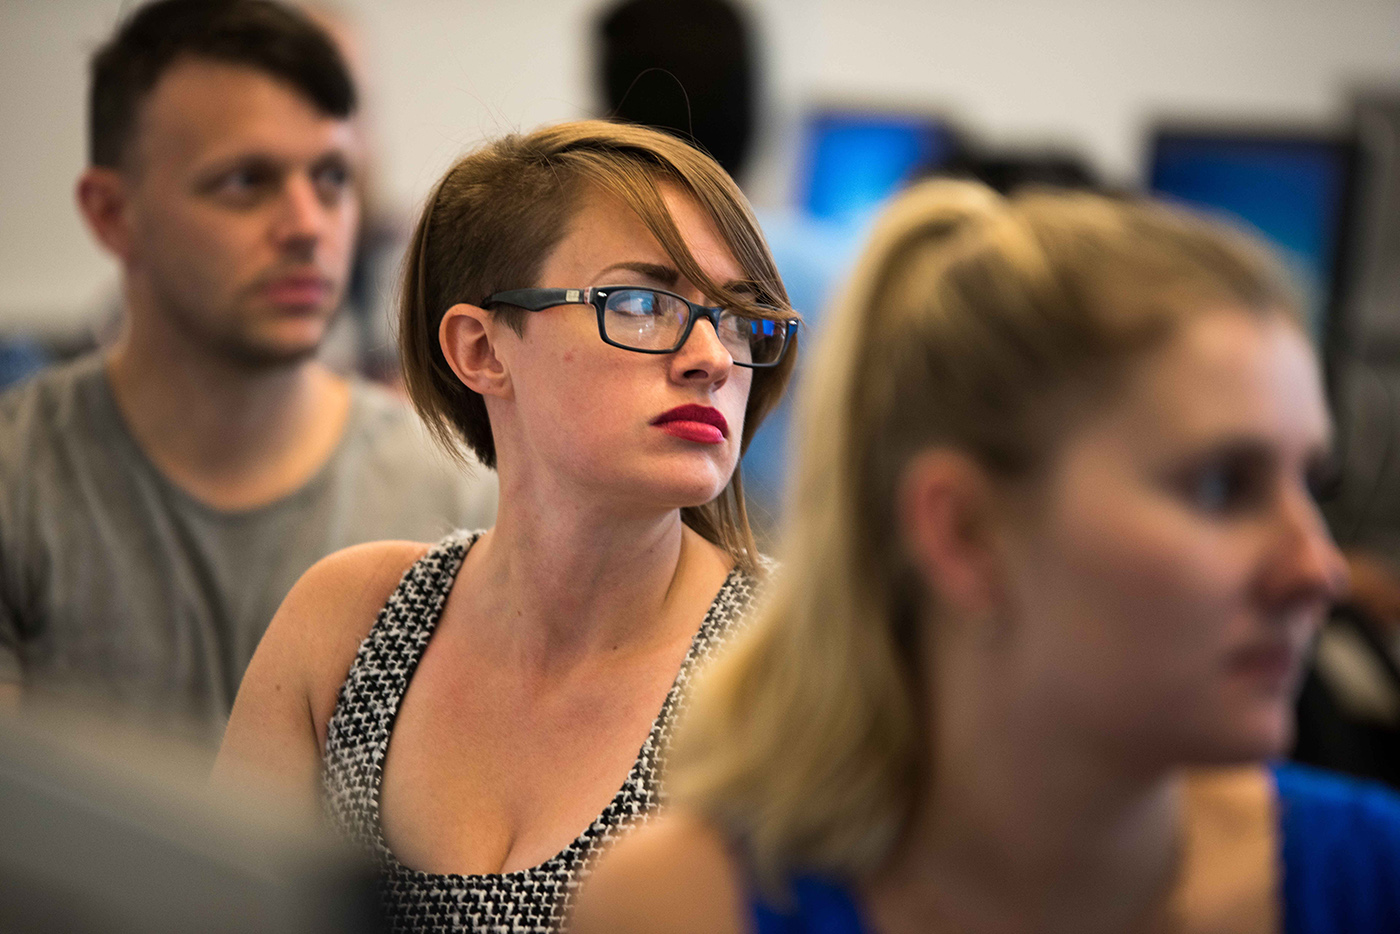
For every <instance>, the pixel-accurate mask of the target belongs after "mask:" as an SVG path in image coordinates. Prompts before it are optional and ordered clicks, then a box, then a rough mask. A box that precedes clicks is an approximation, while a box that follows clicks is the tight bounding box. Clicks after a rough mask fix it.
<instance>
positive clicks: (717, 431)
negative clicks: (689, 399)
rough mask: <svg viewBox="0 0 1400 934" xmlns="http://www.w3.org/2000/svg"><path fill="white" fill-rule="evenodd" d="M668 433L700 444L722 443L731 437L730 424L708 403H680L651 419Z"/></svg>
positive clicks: (654, 424) (655, 425) (652, 422)
mask: <svg viewBox="0 0 1400 934" xmlns="http://www.w3.org/2000/svg"><path fill="white" fill-rule="evenodd" d="M651 424H652V425H653V426H654V427H656V428H660V429H661V430H662V431H664V432H666V433H667V434H668V435H672V436H674V437H677V438H680V439H682V440H685V441H694V442H696V443H698V444H721V443H723V442H724V439H725V438H727V437H729V424H728V423H727V422H726V421H725V420H724V416H723V415H722V414H720V411H719V409H714V408H710V407H709V406H707V405H678V406H676V407H675V408H674V409H671V410H670V411H669V412H663V413H662V414H660V415H658V416H656V418H654V419H652V420H651Z"/></svg>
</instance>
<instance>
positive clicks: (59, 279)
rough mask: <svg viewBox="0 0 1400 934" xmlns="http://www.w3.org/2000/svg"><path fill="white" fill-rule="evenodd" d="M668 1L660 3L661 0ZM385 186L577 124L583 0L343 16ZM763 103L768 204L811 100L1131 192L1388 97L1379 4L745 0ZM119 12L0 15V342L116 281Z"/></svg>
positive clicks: (15, 9)
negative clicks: (91, 159)
mask: <svg viewBox="0 0 1400 934" xmlns="http://www.w3.org/2000/svg"><path fill="white" fill-rule="evenodd" d="M678 2H679V0H678ZM342 5H343V6H344V7H345V8H346V9H348V10H350V11H351V12H352V15H353V16H354V17H355V18H357V19H358V21H359V25H360V27H361V31H362V34H363V40H362V41H363V43H364V45H365V53H366V57H367V59H368V66H369V70H370V76H371V83H372V85H373V86H372V87H371V89H370V92H369V94H368V97H369V104H370V107H371V108H372V111H373V114H374V121H375V125H374V128H373V129H374V131H375V135H376V136H377V137H378V140H379V148H380V161H381V164H382V170H383V176H384V177H383V182H384V190H385V193H386V194H387V195H388V197H389V198H390V199H391V200H392V201H394V202H396V203H398V204H400V205H402V206H404V207H405V209H407V208H409V207H411V206H412V205H414V204H415V203H416V202H417V200H418V199H420V198H421V197H422V196H423V195H424V194H425V193H426V191H427V189H428V187H429V185H430V184H431V183H432V181H433V180H434V179H435V178H436V177H437V175H438V174H439V173H440V172H441V171H442V170H443V169H444V168H445V167H446V165H447V164H448V162H449V161H450V160H451V158H452V157H453V156H454V155H455V154H456V153H458V152H460V151H461V150H462V149H464V148H466V147H468V146H470V145H471V144H472V142H474V141H475V140H478V139H481V138H482V137H484V136H490V135H493V134H495V133H498V132H501V131H503V130H506V129H511V128H516V127H529V126H533V125H535V124H538V123H541V122H545V121H550V120H558V119H565V118H570V117H578V116H583V115H587V114H588V113H590V112H591V110H592V107H593V92H592V90H591V88H590V86H589V82H588V78H589V62H588V59H587V50H586V46H585V29H586V26H587V24H588V22H589V18H590V16H591V15H592V13H593V12H594V11H595V10H597V9H598V8H599V7H601V6H602V5H603V2H602V0H393V2H389V0H345V2H344V3H343V4H342ZM750 5H751V6H752V8H753V10H754V12H755V14H756V18H757V20H758V24H759V25H760V27H761V28H762V29H763V32H764V35H765V38H766V39H767V40H768V43H769V45H768V75H767V76H768V78H769V81H770V93H769V100H768V107H767V111H766V113H767V119H766V121H765V129H764V131H763V134H762V136H761V142H762V143H763V151H762V154H761V157H760V159H759V162H758V165H757V166H756V168H755V171H754V173H753V177H752V178H751V185H750V188H751V190H752V192H753V193H754V196H755V199H756V200H758V201H761V202H768V203H772V202H775V201H778V200H779V199H781V198H782V197H783V196H784V195H785V193H786V188H787V184H788V176H787V167H788V166H789V165H790V164H791V158H792V152H791V142H790V140H791V133H790V131H791V130H792V129H793V128H794V127H795V126H796V125H797V121H798V115H799V114H800V112H801V110H802V108H803V107H804V106H806V105H807V104H808V103H810V102H812V101H816V100H829V99H838V100H847V101H850V100H857V101H858V100H865V99H875V100H886V101H890V102H893V103H903V104H912V105H916V106H925V105H928V106H933V107H939V108H942V109H945V110H948V111H949V112H951V113H953V114H954V115H956V116H959V117H961V118H962V119H963V120H964V121H965V122H966V123H968V124H969V125H970V126H971V127H973V128H974V129H976V130H978V131H980V132H981V133H982V134H984V135H985V136H986V137H987V138H989V139H991V140H993V141H1000V142H1016V141H1030V142H1040V141H1056V142H1064V143H1067V144H1070V145H1076V146H1079V147H1082V148H1083V149H1084V150H1085V151H1086V152H1087V153H1088V154H1089V155H1090V156H1091V157H1092V158H1094V159H1095V160H1096V161H1097V163H1098V164H1099V166H1100V167H1101V168H1102V169H1104V170H1105V171H1106V172H1107V173H1108V174H1109V175H1110V176H1111V177H1114V178H1117V179H1120V180H1131V179H1132V177H1133V176H1134V174H1135V172H1136V167H1137V165H1138V162H1139V160H1140V152H1139V147H1140V142H1141V139H1142V134H1143V131H1144V129H1145V127H1146V126H1147V124H1148V123H1149V122H1150V121H1151V120H1152V119H1153V118H1155V117H1157V116H1162V115H1178V116H1194V117H1203V116H1204V117H1208V116H1219V117H1239V116H1250V117H1255V118H1258V119H1260V120H1267V121H1289V122H1297V121H1325V120H1329V119H1336V118H1338V117H1339V116H1340V115H1341V114H1342V113H1343V107H1344V103H1343V102H1344V100H1345V93H1346V89H1347V88H1348V87H1349V86H1351V85H1353V84H1355V83H1358V82H1363V81H1364V82H1386V83H1390V84H1400V0H1325V2H1324V0H1169V2H1165V0H960V2H956V3H954V2H949V0H937V2H935V0H750ZM130 6H131V2H130V0H127V2H125V3H123V2H119V0H0V127H4V128H5V130H4V132H3V133H0V328H6V327H7V326H11V327H12V326H15V325H17V324H26V325H39V326H48V327H65V326H71V324H72V323H73V322H74V321H75V320H76V319H77V318H78V317H79V316H81V315H83V314H86V313H88V312H89V309H90V308H91V306H92V304H93V303H94V302H95V301H96V300H97V297H98V296H100V295H101V294H102V293H103V291H104V289H109V288H110V287H111V284H112V282H114V281H115V270H114V268H113V266H112V265H111V264H110V262H109V261H108V260H107V259H106V258H105V257H104V256H103V255H102V254H101V253H100V251H99V250H98V249H97V248H96V247H95V246H94V245H93V244H92V243H91V241H90V240H89V238H88V237H87V235H86V233H85V232H84V231H83V229H82V228H81V225H80V224H79V222H78V220H77V217H76V214H75V212H74V209H73V202H72V186H73V180H74V178H75V177H76V175H77V173H78V171H79V169H80V168H81V166H82V162H83V125H82V124H83V119H84V107H83V94H84V68H85V58H86V56H87V55H88V53H89V52H90V50H91V49H92V48H93V47H94V46H95V45H96V44H97V43H98V42H99V41H100V40H101V38H102V37H103V36H104V35H105V34H106V33H107V32H108V31H109V30H110V29H111V27H112V25H113V24H114V22H115V21H116V19H117V18H118V16H119V15H120V13H121V11H122V10H123V9H127V8H129V7H130Z"/></svg>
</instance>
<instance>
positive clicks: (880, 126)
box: [799, 111, 954, 222]
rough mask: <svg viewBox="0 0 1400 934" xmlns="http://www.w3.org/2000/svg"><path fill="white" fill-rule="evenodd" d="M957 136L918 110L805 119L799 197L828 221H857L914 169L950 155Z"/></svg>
mask: <svg viewBox="0 0 1400 934" xmlns="http://www.w3.org/2000/svg"><path fill="white" fill-rule="evenodd" d="M953 144H954V143H953V136H952V133H951V132H950V131H949V129H948V127H947V126H946V125H945V124H944V123H943V122H942V121H939V120H937V119H936V118H932V117H929V116H927V115H923V114H919V115H915V114H907V115H906V114H888V113H866V112H859V111H841V112H837V111H828V112H822V113H818V114H815V115H814V116H812V117H811V118H810V119H809V120H808V123H807V135H806V147H805V153H804V162H805V166H804V168H805V172H804V176H803V177H804V180H805V184H804V186H803V190H802V193H801V195H800V199H799V200H800V201H801V204H802V207H803V208H804V209H805V210H806V212H807V213H808V214H811V215H812V216H814V217H818V218H822V219H824V220H832V221H839V222H859V221H861V220H863V219H864V218H865V217H867V216H868V215H869V214H870V212H871V211H873V210H874V209H875V207H876V206H877V205H879V204H880V202H882V201H884V200H885V199H886V198H888V197H889V196H890V195H891V194H893V193H894V192H895V191H896V190H898V189H899V187H900V186H901V185H903V184H904V182H905V181H907V180H908V178H909V177H910V175H911V173H913V172H914V171H915V170H917V169H920V168H922V167H925V166H931V165H936V164H937V163H939V162H940V161H942V160H944V159H946V158H947V157H948V156H949V155H951V153H952V149H953Z"/></svg>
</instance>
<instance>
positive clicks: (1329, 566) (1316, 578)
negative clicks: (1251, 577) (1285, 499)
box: [1275, 490, 1350, 603]
mask: <svg viewBox="0 0 1400 934" xmlns="http://www.w3.org/2000/svg"><path fill="white" fill-rule="evenodd" d="M1289 500H1290V502H1289V503H1288V504H1287V505H1286V506H1285V508H1284V510H1283V515H1282V516H1281V518H1280V533H1279V534H1280V544H1279V551H1278V552H1277V562H1276V568H1277V576H1276V577H1275V580H1276V582H1277V585H1278V586H1279V588H1280V594H1281V595H1282V596H1285V597H1290V598H1296V597H1312V598H1314V599H1318V600H1322V601H1326V602H1329V603H1330V602H1333V601H1336V600H1338V599H1340V598H1341V597H1343V596H1344V595H1345V594H1346V591H1347V584H1348V579H1349V577H1350V574H1349V572H1348V569H1347V562H1346V558H1345V557H1344V556H1343V555H1342V552H1341V549H1339V548H1338V547H1337V543H1336V542H1335V541H1333V540H1332V533H1331V532H1329V531H1328V529H1327V524H1326V523H1325V522H1324V521H1323V518H1322V515H1321V513H1320V512H1319V511H1318V508H1317V504H1316V503H1314V502H1313V499H1312V497H1311V496H1310V495H1309V494H1308V493H1307V492H1306V490H1300V491H1296V492H1295V493H1293V494H1292V495H1291V496H1289Z"/></svg>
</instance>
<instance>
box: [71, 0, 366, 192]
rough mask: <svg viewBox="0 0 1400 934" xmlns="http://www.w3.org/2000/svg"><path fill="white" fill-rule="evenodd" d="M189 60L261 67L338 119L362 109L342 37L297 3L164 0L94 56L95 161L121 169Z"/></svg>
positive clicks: (142, 10) (91, 152)
mask: <svg viewBox="0 0 1400 934" xmlns="http://www.w3.org/2000/svg"><path fill="white" fill-rule="evenodd" d="M186 58H194V59H206V60H209V61H216V62H223V63H226V64H230V65H242V66H245V67H247V68H253V69H256V70H258V71H261V72H263V73H265V74H267V75H269V76H271V77H273V78H276V79H277V80H279V81H282V82H284V83H286V84H287V85H288V86H289V87H291V88H292V89H294V90H295V91H296V92H297V93H298V94H300V95H301V96H303V97H305V98H306V99H307V100H308V101H310V102H311V103H312V104H314V105H315V106H316V109H317V110H319V111H321V113H323V114H326V115H327V116H330V117H336V118H338V119H342V120H343V119H346V118H348V117H349V116H350V114H351V113H352V112H354V110H355V85H354V83H353V82H352V81H351V79H350V71H349V69H347V68H346V66H345V62H344V60H343V59H342V58H341V55H340V52H339V51H338V50H337V49H336V47H335V43H333V42H332V41H331V38H330V37H329V36H327V35H326V33H325V32H324V31H323V30H322V29H321V28H320V27H319V26H317V25H316V24H315V23H314V22H312V21H311V20H310V19H309V18H308V17H307V16H306V15H305V14H304V13H302V12H301V11H300V10H298V9H296V8H295V7H293V6H289V5H287V4H284V3H277V2H274V0H159V2H156V3H148V4H146V5H145V6H142V7H139V8H138V9H137V10H136V11H135V12H134V13H132V14H131V15H130V16H129V17H127V18H126V19H125V20H124V21H123V22H122V24H121V26H120V27H119V28H118V30H117V32H116V34H115V35H114V36H112V38H111V39H110V40H108V42H107V43H106V44H105V45H103V46H102V48H100V49H99V50H98V51H97V53H96V54H95V55H94V56H93V58H92V65H91V78H92V83H91V86H90V88H89V91H88V161H89V162H90V163H91V164H92V165H95V166H104V167H106V168H120V167H121V165H122V162H123V160H124V159H125V158H126V157H127V156H128V155H129V150H130V148H131V141H132V137H133V135H134V134H135V133H136V129H137V116H138V114H139V111H140V109H141V105H142V104H143V103H144V102H145V100H146V98H147V96H149V95H150V93H151V90H152V89H153V88H154V87H155V86H156V84H157V83H158V82H159V81H160V79H161V78H162V77H163V76H164V75H165V73H166V72H167V71H169V70H170V69H171V68H172V67H173V66H174V65H175V64H176V63H177V62H180V61H183V60H185V59H186Z"/></svg>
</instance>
